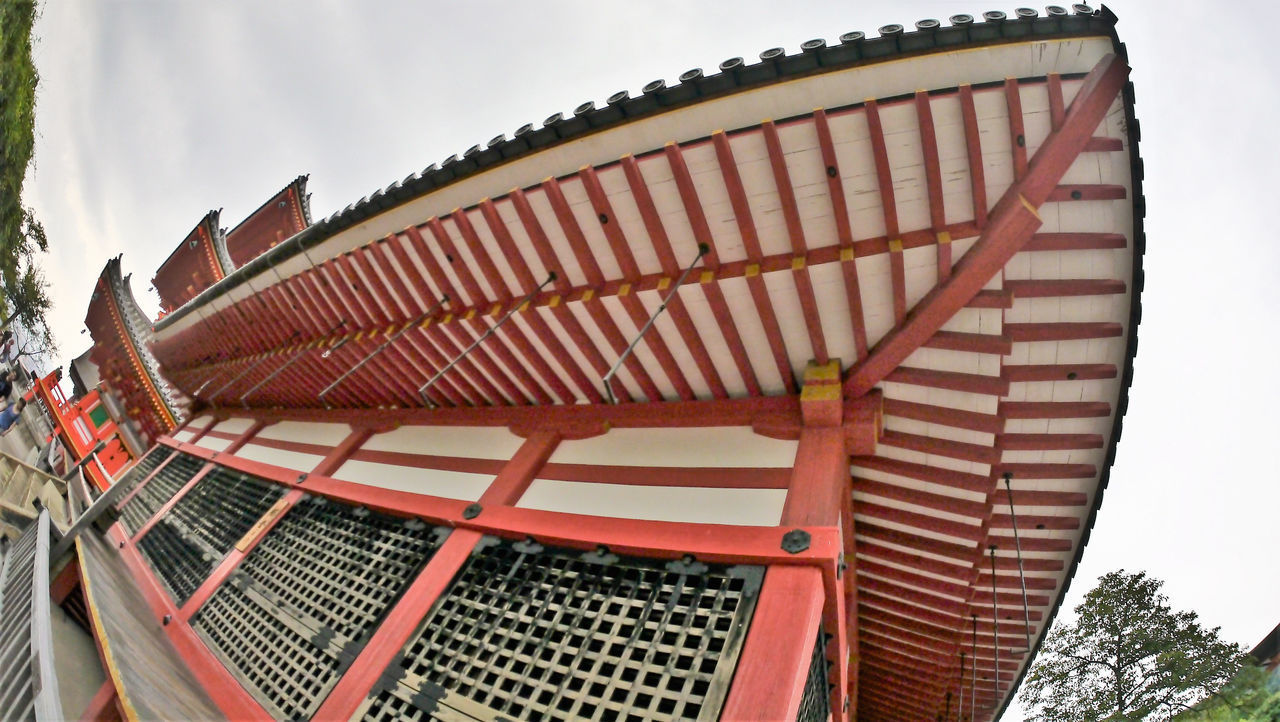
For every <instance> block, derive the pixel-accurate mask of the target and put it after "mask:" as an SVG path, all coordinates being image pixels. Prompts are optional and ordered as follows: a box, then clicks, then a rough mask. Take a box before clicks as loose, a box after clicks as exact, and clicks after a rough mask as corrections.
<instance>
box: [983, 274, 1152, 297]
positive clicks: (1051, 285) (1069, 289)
mask: <svg viewBox="0 0 1280 722" xmlns="http://www.w3.org/2000/svg"><path fill="white" fill-rule="evenodd" d="M1004 287H1005V290H1007V291H1011V292H1012V293H1013V297H1014V298H1055V297H1059V296H1107V295H1114V294H1118V293H1124V292H1125V289H1126V288H1128V286H1127V285H1126V284H1125V282H1124V281H1116V280H1113V279H1109V278H1108V279H1092V278H1077V279H1066V280H1056V281H1005V282H1004Z"/></svg>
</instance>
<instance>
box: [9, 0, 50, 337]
mask: <svg viewBox="0 0 1280 722" xmlns="http://www.w3.org/2000/svg"><path fill="white" fill-rule="evenodd" d="M36 16H37V10H36V4H35V2H33V0H0V286H2V287H3V291H4V292H3V294H0V319H2V320H3V323H0V328H7V327H8V326H9V324H10V323H13V321H14V320H15V318H16V319H17V322H18V323H19V325H22V326H24V327H26V328H28V329H36V328H38V327H40V326H42V325H43V317H44V313H45V311H47V310H48V309H49V308H50V307H51V306H52V301H51V299H50V297H49V285H48V282H47V281H46V280H45V277H44V274H43V273H41V271H40V269H39V267H38V265H37V264H36V256H37V254H38V253H44V252H46V251H48V250H49V243H48V239H47V237H46V236H45V230H44V225H43V224H41V223H40V219H39V218H37V217H36V214H35V211H34V210H32V209H31V208H30V207H29V206H25V205H23V203H22V201H21V198H22V184H23V180H24V178H25V176H26V172H27V167H28V166H29V165H30V164H31V156H32V152H33V151H34V148H35V102H36V85H37V84H38V82H39V75H38V74H37V73H36V68H35V64H34V63H33V62H32V58H31V28H32V26H33V25H34V24H35V19H36Z"/></svg>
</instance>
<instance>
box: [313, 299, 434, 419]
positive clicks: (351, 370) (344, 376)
mask: <svg viewBox="0 0 1280 722" xmlns="http://www.w3.org/2000/svg"><path fill="white" fill-rule="evenodd" d="M448 302H449V294H447V293H446V294H444V295H442V296H441V297H440V300H439V301H436V303H435V305H434V306H432V307H431V308H429V309H427V311H426V312H425V313H423V314H422V315H421V316H418V317H417V318H415V319H413V320H412V321H410V322H409V323H407V324H405V325H404V326H403V327H401V328H400V330H399V331H396V332H395V333H393V334H391V336H390V337H388V338H387V340H385V341H383V342H382V343H380V344H378V347H377V348H375V349H374V350H372V351H370V352H369V354H368V355H367V356H365V357H364V358H362V359H360V361H359V362H357V363H356V365H355V366H352V367H351V368H349V369H347V370H346V371H345V372H343V374H342V375H341V376H339V377H338V378H336V379H334V381H333V383H331V384H329V385H328V386H326V387H324V390H323V391H321V392H320V395H319V396H318V397H317V398H319V399H320V401H321V403H323V404H324V407H325V408H326V409H331V408H333V407H332V406H330V405H329V402H328V401H325V398H324V397H325V395H326V394H328V393H329V392H330V391H333V390H334V389H336V388H337V387H338V384H341V383H342V382H343V381H346V380H347V379H348V378H350V377H351V375H352V374H354V373H355V372H357V371H359V370H360V369H362V368H364V365H365V364H367V363H369V362H370V361H372V360H373V357H374V356H377V355H378V354H380V353H382V352H383V351H384V350H386V348H387V347H388V346H390V345H391V344H393V343H395V342H396V341H398V340H399V339H400V337H401V336H403V335H404V334H405V332H407V331H408V330H409V329H411V328H413V327H415V326H417V325H418V324H420V323H422V322H423V321H425V320H427V319H428V318H431V316H432V315H434V314H435V312H436V311H438V310H440V307H441V306H443V305H444V304H446V303H448Z"/></svg>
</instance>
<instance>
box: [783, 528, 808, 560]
mask: <svg viewBox="0 0 1280 722" xmlns="http://www.w3.org/2000/svg"><path fill="white" fill-rule="evenodd" d="M810 539H811V537H810V536H809V532H807V531H805V530H804V529H792V530H791V531H789V532H787V533H786V534H783V535H782V551H784V552H786V553H788V554H799V553H800V552H802V551H807V550H808V549H809V541H810Z"/></svg>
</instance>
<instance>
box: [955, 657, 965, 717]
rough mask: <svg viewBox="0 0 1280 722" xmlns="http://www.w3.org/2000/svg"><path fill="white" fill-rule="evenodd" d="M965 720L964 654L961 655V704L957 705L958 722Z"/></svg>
mask: <svg viewBox="0 0 1280 722" xmlns="http://www.w3.org/2000/svg"><path fill="white" fill-rule="evenodd" d="M963 719H964V652H961V653H960V703H959V704H957V705H956V722H962V720H963Z"/></svg>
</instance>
